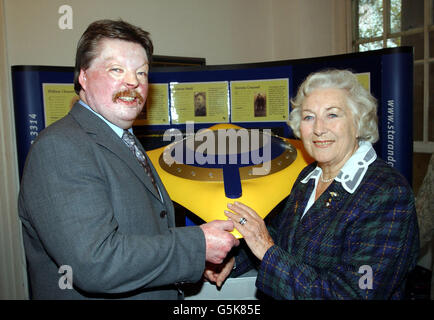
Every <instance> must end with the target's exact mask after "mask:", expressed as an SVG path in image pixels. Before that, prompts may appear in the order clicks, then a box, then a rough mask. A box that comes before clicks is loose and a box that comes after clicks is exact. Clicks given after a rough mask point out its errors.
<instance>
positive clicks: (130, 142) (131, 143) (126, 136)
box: [122, 130, 159, 193]
mask: <svg viewBox="0 0 434 320" xmlns="http://www.w3.org/2000/svg"><path fill="white" fill-rule="evenodd" d="M122 140H124V142H125V143H126V144H127V146H128V148H129V149H130V150H131V151H132V153H133V154H134V155H135V156H136V158H137V160H138V161H139V163H140V164H141V165H142V167H143V169H145V172H146V174H147V175H148V176H149V178H151V182H152V184H153V185H154V188H155V190H157V193H159V192H158V187H157V184H156V183H155V178H154V175H153V174H152V171H151V167H150V166H149V163H148V159H146V156H145V155H144V154H143V152H142V151H140V149H139V148H138V147H137V144H136V141H135V140H134V136H133V135H132V134H131V133H130V132H129V131H128V130H124V133H123V134H122Z"/></svg>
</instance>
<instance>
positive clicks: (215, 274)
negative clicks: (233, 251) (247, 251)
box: [203, 257, 235, 288]
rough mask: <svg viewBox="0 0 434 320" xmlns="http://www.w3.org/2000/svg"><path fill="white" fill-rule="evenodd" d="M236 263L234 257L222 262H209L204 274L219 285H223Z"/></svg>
mask: <svg viewBox="0 0 434 320" xmlns="http://www.w3.org/2000/svg"><path fill="white" fill-rule="evenodd" d="M234 264H235V258H234V257H232V258H230V259H229V260H227V261H225V262H223V263H222V264H212V263H207V264H206V267H205V271H204V273H203V276H204V277H205V279H207V280H208V281H210V282H215V284H216V285H217V287H219V288H220V287H221V286H222V284H223V282H224V281H225V280H226V278H227V277H228V276H229V274H230V273H231V271H232V268H233V267H234Z"/></svg>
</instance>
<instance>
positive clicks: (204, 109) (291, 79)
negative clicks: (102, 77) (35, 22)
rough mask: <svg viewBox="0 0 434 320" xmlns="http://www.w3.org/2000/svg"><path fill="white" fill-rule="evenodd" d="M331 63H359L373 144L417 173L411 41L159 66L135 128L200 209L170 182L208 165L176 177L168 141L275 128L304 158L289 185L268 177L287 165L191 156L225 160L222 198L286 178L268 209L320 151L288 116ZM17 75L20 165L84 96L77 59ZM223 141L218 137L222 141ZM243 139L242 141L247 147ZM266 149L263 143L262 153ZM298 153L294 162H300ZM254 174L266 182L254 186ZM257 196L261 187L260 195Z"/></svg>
mask: <svg viewBox="0 0 434 320" xmlns="http://www.w3.org/2000/svg"><path fill="white" fill-rule="evenodd" d="M328 68H338V69H349V70H351V71H353V72H355V73H356V74H357V76H358V78H359V81H360V82H361V83H362V84H363V85H364V86H365V87H366V88H367V89H368V90H370V91H371V93H372V94H373V96H374V97H375V98H376V99H377V100H378V106H379V108H378V118H379V131H380V140H379V141H378V142H377V143H376V144H375V146H374V148H375V149H376V151H377V153H378V155H379V157H381V158H382V159H384V160H385V161H386V162H387V163H388V164H389V165H390V166H393V167H395V168H396V169H397V170H398V171H400V172H401V173H402V174H403V175H404V176H405V177H406V178H407V180H408V181H409V183H411V181H412V154H413V139H412V133H413V129H412V125H413V121H412V118H413V116H412V114H413V110H412V109H413V108H412V105H413V49H412V47H399V48H390V49H382V50H376V51H370V52H364V53H352V54H343V55H335V56H326V57H319V58H309V59H297V60H284V61H274V62H262V63H254V64H238V65H218V66H200V67H187V68H186V67H182V68H181V67H173V68H154V69H152V70H151V72H150V74H149V95H148V99H147V102H146V105H145V108H144V110H143V112H142V113H141V114H140V116H139V117H138V119H137V120H136V122H135V123H134V128H133V129H134V132H135V134H136V135H137V136H138V137H139V139H140V140H141V142H142V144H143V145H144V146H145V149H146V150H147V151H148V154H149V156H150V158H151V160H152V161H153V163H154V166H155V167H156V168H157V171H159V174H160V175H161V176H162V180H163V183H165V185H166V187H167V189H168V191H169V194H170V195H171V196H172V197H173V198H174V200H175V201H176V202H178V203H180V204H181V205H183V206H184V207H186V208H191V210H193V212H194V210H196V211H197V210H199V209H195V208H194V206H193V205H192V203H193V202H194V201H195V200H194V199H193V198H191V199H190V200H188V201H187V200H185V201H187V202H185V203H183V201H184V200H182V198H183V194H178V193H179V192H178V193H177V192H175V191H172V190H175V189H176V187H175V186H171V183H174V184H175V185H177V186H178V187H179V184H180V182H179V181H181V180H179V178H180V179H185V180H186V181H188V182H191V184H192V185H193V184H194V183H197V181H198V180H197V178H196V173H197V172H199V171H201V170H199V169H197V170H196V169H194V170H190V171H189V172H190V173H189V174H190V176H184V177H179V176H178V177H177V178H176V179H178V180H176V179H175V177H176V173H174V171H173V172H172V173H170V168H169V169H168V168H166V169H165V167H164V164H163V165H160V164H162V163H160V158H161V157H162V154H163V152H164V150H165V147H167V146H170V144H173V143H175V142H177V143H179V141H180V140H182V139H184V140H185V139H187V138H188V137H189V135H194V134H197V133H198V132H202V133H203V132H205V131H204V130H205V129H207V128H211V127H213V126H215V125H219V126H220V127H219V128H220V129H222V128H225V129H226V130H228V129H231V128H232V129H234V128H236V129H237V130H241V129H246V130H249V134H251V132H253V131H252V130H259V131H260V133H261V134H262V135H263V136H264V137H265V136H266V135H268V136H270V137H278V138H279V139H282V141H281V142H282V143H283V144H285V143H288V146H287V148H289V149H290V148H291V146H292V147H293V148H294V150H295V151H296V152H297V155H298V156H300V157H301V158H295V159H297V161H301V162H299V164H298V167H297V168H296V169H295V170H293V171H292V172H291V174H290V175H291V177H292V179H288V178H287V177H285V179H286V180H287V183H286V188H284V187H283V186H282V185H285V183H282V184H279V183H275V182H270V181H271V180H270V181H269V179H271V178H276V179H278V177H279V175H281V174H283V173H284V172H286V171H282V170H280V171H279V170H278V171H275V172H268V173H266V174H262V175H258V176H257V177H254V179H250V180H249V179H247V178H243V176H242V175H240V174H239V172H241V171H240V170H241V169H242V167H243V165H238V166H233V165H232V166H230V167H229V166H226V164H224V165H223V166H220V167H219V168H217V167H215V166H209V165H207V166H203V164H198V163H197V159H196V158H193V163H190V164H191V165H192V166H193V167H195V168H199V167H200V168H201V169H204V168H205V170H209V172H206V174H208V175H209V174H210V172H211V170H214V171H212V172H216V171H215V170H217V169H221V170H222V175H223V178H222V179H221V180H220V182H218V183H219V184H218V188H219V189H218V192H220V193H221V194H222V199H221V200H220V201H226V199H243V196H249V195H252V194H254V192H257V191H258V190H259V189H258V188H259V187H258V186H259V185H260V184H261V183H262V182H261V181H260V180H258V179H264V181H263V182H264V183H265V182H266V183H267V184H268V185H272V186H273V187H272V189H273V188H274V190H275V191H276V192H274V193H278V192H277V191H280V190H282V188H284V189H285V190H284V192H283V193H281V194H280V195H279V197H277V198H275V199H273V201H272V203H271V204H270V205H269V206H267V207H266V208H264V216H265V215H266V214H268V212H267V211H270V208H272V207H273V206H275V205H276V204H277V203H278V202H279V201H281V200H283V198H284V197H286V196H287V195H288V194H289V192H290V189H291V186H292V183H293V180H295V177H296V176H297V175H298V173H299V172H300V170H301V169H302V167H303V166H304V165H305V164H307V163H308V162H309V161H311V160H310V159H309V158H307V157H304V156H303V147H302V145H301V144H297V141H296V140H294V139H295V137H294V136H293V133H292V130H291V128H290V127H289V126H288V125H287V120H288V118H289V114H290V111H291V103H290V100H291V98H293V97H294V96H295V94H296V92H297V89H298V86H299V85H300V84H301V83H302V82H303V80H304V79H305V78H306V77H307V76H308V75H309V74H310V73H312V72H315V71H319V70H324V69H328ZM12 81H13V96H14V106H15V121H16V136H17V148H18V161H19V170H20V175H21V173H22V170H23V166H24V163H25V158H26V155H27V153H28V150H29V148H30V147H31V144H32V143H33V141H34V140H35V138H36V137H37V135H38V134H39V132H40V131H41V130H42V129H44V128H45V127H46V126H48V125H50V124H52V123H53V122H54V121H56V120H58V119H60V118H61V117H62V116H64V115H65V114H66V113H67V112H68V111H69V109H70V108H71V106H72V105H73V104H74V103H75V101H77V99H78V97H77V96H76V94H75V92H74V89H73V68H72V67H54V66H13V67H12ZM221 126H223V127H221ZM214 129H215V128H214ZM237 132H238V131H237ZM250 137H251V136H250ZM270 139H271V140H273V139H275V138H270ZM276 139H277V138H276ZM271 140H270V141H271ZM185 141H186V140H185ZM196 141H197V140H196ZM291 141H293V142H291ZM298 142H299V141H298ZM185 144H187V142H185ZM215 144H216V145H217V142H215ZM277 144H279V142H278V143H277ZM205 147H206V148H205ZM209 147H210V145H207V146H204V145H202V146H201V145H199V146H197V148H199V149H200V148H202V149H207V148H209ZM238 148H241V149H242V147H238ZM249 148H250V149H249V150H248V151H249V152H250V155H251V154H252V152H253V150H252V147H251V146H250V147H249ZM241 149H239V150H241ZM264 150H265V149H264V148H262V154H264ZM196 151H197V150H195V152H196ZM208 151H209V150H207V152H208ZM281 154H282V153H276V154H273V155H272V156H271V159H268V160H269V161H273V160H274V159H277V158H278V157H279V156H281ZM178 160H179V159H178ZM297 161H295V162H294V163H298V162H297ZM181 162H182V161H181ZM250 162H251V160H250ZM275 162H276V161H275ZM184 164H186V163H184ZM247 165H250V166H252V165H254V164H253V163H247V164H246V165H244V167H245V166H247ZM291 166H292V167H291ZM189 168H190V169H191V167H189ZM216 168H217V169H216ZM287 168H295V164H288V165H287ZM177 170H178V171H179V170H181V169H180V168H178V169H177ZM192 171H193V173H192ZM196 171H197V172H196ZM202 171H203V170H202ZM193 176H194V177H193ZM165 177H166V178H165ZM237 179H238V181H237ZM255 179H256V180H257V181H259V183H258V184H257V185H256V186H252V185H254V183H253V182H255ZM279 179H282V178H281V177H280V178H279ZM279 179H278V180H279ZM171 181H175V182H171ZM229 181H230V183H229ZM252 181H253V182H252ZM257 181H256V182H257ZM276 181H277V180H276ZM225 182H226V183H225ZM202 183H203V186H206V187H207V188H211V186H214V187H215V186H216V184H213V185H211V184H210V183H216V182H210V181H209V179H208V180H207V181H204V180H203V181H202ZM250 186H252V187H251V189H249V187H250ZM188 188H189V186H188V185H184V186H183V187H182V190H183V192H184V195H186V194H187V193H188V192H190V193H191V192H192V191H191V190H190V191H189V190H188ZM199 188H200V187H199ZM211 189H212V188H211ZM216 192H217V191H216ZM218 192H217V193H218ZM184 198H188V197H184ZM252 198H255V197H252ZM256 198H260V197H257V196H256ZM268 198H270V199H271V198H272V197H268ZM250 204H251V205H254V204H255V203H254V202H253V203H250ZM204 205H206V203H205V204H204ZM189 210H190V209H189ZM219 211H221V209H219ZM198 215H199V216H200V217H201V219H203V220H205V221H207V220H208V219H211V218H216V216H214V215H213V216H212V217H210V218H209V217H205V218H204V217H203V215H200V214H198ZM220 218H222V217H220Z"/></svg>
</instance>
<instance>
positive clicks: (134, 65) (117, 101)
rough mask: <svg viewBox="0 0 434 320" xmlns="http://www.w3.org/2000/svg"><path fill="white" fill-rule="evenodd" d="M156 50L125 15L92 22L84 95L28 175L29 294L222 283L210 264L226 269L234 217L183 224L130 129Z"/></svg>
mask: <svg viewBox="0 0 434 320" xmlns="http://www.w3.org/2000/svg"><path fill="white" fill-rule="evenodd" d="M152 52H153V45H152V42H151V40H150V38H149V34H148V33H147V32H146V31H143V30H142V29H140V28H138V27H135V26H133V25H131V24H128V23H126V22H123V21H112V20H101V21H96V22H94V23H92V24H91V25H90V26H89V27H88V28H87V30H86V31H85V33H84V34H83V36H82V37H81V39H80V41H79V43H78V46H77V55H76V65H75V74H74V87H75V91H76V92H77V93H78V94H79V96H80V101H79V102H77V103H76V104H75V105H74V106H73V108H72V109H71V111H70V112H69V114H68V115H66V116H65V117H64V118H62V119H61V120H59V121H57V122H56V123H54V124H52V125H51V126H49V127H47V128H46V129H45V130H43V132H41V133H40V135H39V137H38V139H37V140H36V141H35V143H34V144H33V146H32V148H31V150H30V152H29V155H28V157H27V160H26V165H25V169H24V172H23V177H22V181H21V189H20V194H19V202H18V206H19V215H20V218H21V221H22V225H23V238H24V247H25V252H26V258H27V268H28V275H29V280H30V282H29V284H30V290H31V292H30V294H31V298H34V299H89V298H97V299H101V298H103V299H105V298H107V299H112V298H126V299H179V298H183V295H182V290H180V284H182V283H184V282H196V281H198V280H199V279H201V277H202V275H205V276H206V277H207V278H208V279H210V280H212V281H217V282H218V279H219V274H218V273H216V272H213V271H212V269H206V270H205V264H206V263H205V262H209V263H211V264H220V263H221V262H222V261H223V259H224V258H225V257H226V255H227V253H228V252H229V251H230V250H231V248H232V247H233V246H236V245H238V243H239V242H238V240H236V239H235V238H234V237H233V235H232V234H230V233H229V231H232V230H233V223H232V222H231V221H213V222H210V223H206V224H203V225H200V226H193V227H175V219H174V208H173V204H172V202H171V200H170V198H169V196H168V194H167V192H166V190H165V188H164V186H163V184H162V182H161V180H160V179H159V177H158V174H157V172H156V171H155V169H154V168H153V167H152V164H151V163H150V161H149V159H148V158H147V156H146V154H145V152H144V150H143V147H142V146H141V145H140V142H139V141H138V140H137V139H136V138H135V137H134V136H133V135H131V134H132V130H131V127H132V124H133V121H134V120H135V118H136V117H137V116H138V114H139V113H140V111H141V110H142V108H143V106H144V103H145V100H146V96H147V90H148V70H149V62H150V59H151V56H152ZM124 138H125V139H124ZM136 156H138V158H139V159H138V158H137V157H136ZM64 271H66V274H63V272H64Z"/></svg>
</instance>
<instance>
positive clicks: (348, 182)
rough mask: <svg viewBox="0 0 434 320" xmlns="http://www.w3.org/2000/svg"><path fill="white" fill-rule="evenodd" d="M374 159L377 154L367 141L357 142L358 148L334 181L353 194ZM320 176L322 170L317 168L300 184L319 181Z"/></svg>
mask: <svg viewBox="0 0 434 320" xmlns="http://www.w3.org/2000/svg"><path fill="white" fill-rule="evenodd" d="M375 159H377V153H376V152H375V150H374V148H373V147H372V144H371V143H370V142H368V141H359V148H358V149H357V150H356V152H355V153H354V154H353V155H352V156H351V158H350V159H348V161H347V162H346V163H345V164H344V166H343V167H342V169H341V171H339V174H338V175H337V177H336V178H335V181H337V182H340V183H341V184H342V187H343V188H344V189H345V190H347V191H348V192H349V193H354V191H355V190H356V189H357V187H358V186H359V185H360V182H361V181H362V179H363V177H364V176H365V173H366V171H367V170H368V167H369V165H370V164H371V163H372V162H374V161H375ZM321 174H322V170H321V168H320V167H318V166H317V167H316V168H315V169H314V170H313V171H312V172H310V173H309V174H308V175H307V176H306V177H305V178H304V179H303V180H301V182H302V183H307V182H308V181H309V180H310V179H314V180H315V181H316V180H318V179H319V177H320V176H321Z"/></svg>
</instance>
